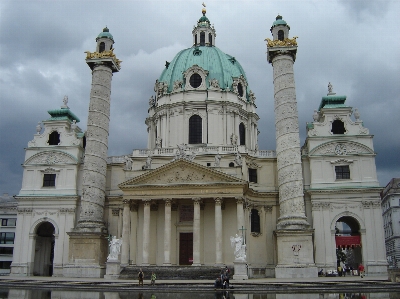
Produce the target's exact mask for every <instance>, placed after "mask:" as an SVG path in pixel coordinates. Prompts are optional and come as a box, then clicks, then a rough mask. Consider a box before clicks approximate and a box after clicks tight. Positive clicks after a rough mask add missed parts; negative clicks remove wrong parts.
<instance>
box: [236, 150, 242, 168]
mask: <svg viewBox="0 0 400 299" xmlns="http://www.w3.org/2000/svg"><path fill="white" fill-rule="evenodd" d="M235 163H236V164H237V165H239V166H242V156H241V155H240V153H239V152H237V153H236V157H235Z"/></svg>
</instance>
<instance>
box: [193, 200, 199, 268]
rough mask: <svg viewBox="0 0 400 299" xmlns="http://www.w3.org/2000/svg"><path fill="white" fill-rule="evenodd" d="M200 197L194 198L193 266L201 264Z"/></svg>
mask: <svg viewBox="0 0 400 299" xmlns="http://www.w3.org/2000/svg"><path fill="white" fill-rule="evenodd" d="M200 202H201V198H200V197H195V198H193V203H194V215H193V264H192V266H200V265H201V263H200Z"/></svg>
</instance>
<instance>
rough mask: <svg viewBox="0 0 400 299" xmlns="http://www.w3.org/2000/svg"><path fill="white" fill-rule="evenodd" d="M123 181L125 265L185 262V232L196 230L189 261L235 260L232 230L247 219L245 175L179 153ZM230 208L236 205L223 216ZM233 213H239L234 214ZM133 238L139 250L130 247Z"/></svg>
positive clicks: (197, 263)
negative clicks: (231, 246)
mask: <svg viewBox="0 0 400 299" xmlns="http://www.w3.org/2000/svg"><path fill="white" fill-rule="evenodd" d="M119 187H120V188H121V189H122V191H123V207H124V208H123V224H122V239H123V243H122V244H123V245H122V250H121V264H122V265H127V264H128V263H130V264H133V265H142V266H148V265H164V266H169V265H179V264H181V263H182V260H181V259H180V258H181V257H182V256H181V255H182V254H183V253H182V252H181V250H180V242H181V239H180V237H181V234H192V244H191V245H192V248H193V250H192V252H189V260H188V262H189V264H191V265H193V266H200V265H223V264H226V263H229V264H231V263H232V261H233V259H234V257H233V252H232V250H231V248H230V242H229V236H231V235H234V234H235V233H237V228H238V227H239V224H240V225H243V219H244V209H243V204H244V199H243V194H244V193H245V192H246V190H247V188H248V183H247V182H246V181H243V180H241V179H237V178H235V177H233V176H230V175H227V174H224V173H221V172H219V171H216V170H213V169H210V168H207V167H204V166H202V165H199V164H197V163H193V162H189V161H187V160H185V159H180V160H178V161H175V162H171V163H169V164H167V165H165V166H162V167H160V168H158V169H157V170H155V171H152V172H149V173H146V174H144V175H142V176H139V177H137V178H134V179H131V180H129V181H127V182H125V183H122V184H120V185H119ZM228 209H229V210H232V211H233V210H236V211H234V213H229V216H228V214H226V215H227V216H226V217H227V219H224V216H225V213H224V212H225V210H228ZM205 211H207V212H205ZM210 211H211V212H210ZM232 215H236V219H230V218H232ZM228 223H229V225H228ZM155 235H156V236H157V237H156V238H155V237H154V236H155ZM160 241H161V242H160ZM124 244H125V245H124ZM130 244H131V245H132V246H134V247H136V248H137V251H134V250H130V248H129V247H130V246H129V245H130Z"/></svg>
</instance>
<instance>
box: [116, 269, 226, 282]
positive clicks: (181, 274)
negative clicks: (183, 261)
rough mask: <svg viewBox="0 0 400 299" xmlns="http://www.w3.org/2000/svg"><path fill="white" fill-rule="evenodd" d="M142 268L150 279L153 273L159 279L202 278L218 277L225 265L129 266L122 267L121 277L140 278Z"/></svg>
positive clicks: (146, 277) (147, 278)
mask: <svg viewBox="0 0 400 299" xmlns="http://www.w3.org/2000/svg"><path fill="white" fill-rule="evenodd" d="M140 268H141V269H142V271H143V273H144V279H145V280H149V279H150V277H151V273H152V272H153V271H154V273H155V274H156V276H157V279H168V280H201V279H213V280H214V279H216V278H217V277H219V276H220V273H221V270H224V269H225V267H219V266H200V267H197V266H143V267H141V266H127V267H125V268H123V269H122V271H121V273H120V276H119V278H120V279H133V280H137V279H138V273H139V270H140ZM228 268H229V277H230V278H231V279H232V275H233V268H231V267H228Z"/></svg>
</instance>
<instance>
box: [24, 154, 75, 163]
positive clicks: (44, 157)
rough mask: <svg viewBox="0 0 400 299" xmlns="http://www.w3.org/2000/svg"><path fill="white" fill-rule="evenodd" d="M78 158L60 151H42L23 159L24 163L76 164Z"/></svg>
mask: <svg viewBox="0 0 400 299" xmlns="http://www.w3.org/2000/svg"><path fill="white" fill-rule="evenodd" d="M77 163H78V160H77V159H76V158H75V157H74V156H72V155H70V154H68V153H64V152H61V151H44V152H40V153H37V154H35V155H33V156H32V157H30V158H28V159H27V160H26V161H25V163H24V164H25V165H28V164H30V165H37V164H45V165H53V164H77Z"/></svg>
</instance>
